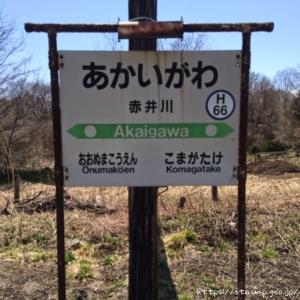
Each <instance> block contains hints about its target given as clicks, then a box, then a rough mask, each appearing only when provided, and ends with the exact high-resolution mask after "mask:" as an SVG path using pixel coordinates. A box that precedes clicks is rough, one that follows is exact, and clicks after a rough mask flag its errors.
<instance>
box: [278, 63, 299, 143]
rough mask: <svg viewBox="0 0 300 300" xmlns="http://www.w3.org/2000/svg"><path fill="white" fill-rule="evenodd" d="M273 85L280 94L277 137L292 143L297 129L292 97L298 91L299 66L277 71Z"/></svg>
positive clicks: (294, 102) (294, 101) (294, 96)
mask: <svg viewBox="0 0 300 300" xmlns="http://www.w3.org/2000/svg"><path fill="white" fill-rule="evenodd" d="M274 85H275V87H276V88H277V90H278V94H279V96H280V104H279V107H280V130H279V132H278V134H279V138H280V140H281V141H282V142H285V143H289V144H292V143H293V142H294V139H295V132H296V131H297V128H295V125H296V124H295V123H294V122H295V115H294V112H295V111H297V107H296V106H295V104H296V103H297V101H296V100H294V99H295V98H296V96H297V93H299V91H300V67H297V68H286V69H284V70H282V71H279V72H278V73H277V74H276V76H275V78H274ZM298 104H299V103H298ZM293 111H294V112H293Z"/></svg>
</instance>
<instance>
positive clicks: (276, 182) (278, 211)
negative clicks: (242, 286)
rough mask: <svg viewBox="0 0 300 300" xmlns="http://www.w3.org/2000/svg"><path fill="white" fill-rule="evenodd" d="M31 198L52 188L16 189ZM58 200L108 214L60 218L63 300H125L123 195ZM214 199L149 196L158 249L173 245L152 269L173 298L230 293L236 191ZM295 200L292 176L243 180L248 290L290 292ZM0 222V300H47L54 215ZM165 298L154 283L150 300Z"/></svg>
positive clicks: (297, 262)
mask: <svg viewBox="0 0 300 300" xmlns="http://www.w3.org/2000/svg"><path fill="white" fill-rule="evenodd" d="M40 191H43V195H46V196H51V195H52V196H53V195H54V188H53V187H52V186H47V185H41V184H29V183H25V184H23V188H22V194H21V197H22V198H23V199H25V198H30V197H33V196H35V195H37V194H38V193H39V192H40ZM66 191H67V193H68V195H70V197H71V199H72V197H74V199H75V198H76V199H80V200H82V201H87V200H88V201H94V202H95V203H98V204H101V205H103V206H105V207H107V208H109V209H114V210H115V212H114V213H112V214H98V215H96V214H94V213H92V212H87V211H82V210H74V211H66V215H65V224H66V248H67V251H68V255H69V258H70V262H69V263H68V265H67V278H68V283H69V285H68V298H69V299H76V297H77V298H78V297H79V296H78V295H81V296H82V295H88V296H87V297H90V299H126V297H127V296H126V286H127V263H128V238H127V225H128V210H127V189H126V188H67V189H66ZM183 197H184V198H185V200H184V201H182V198H183ZM219 197H220V199H221V201H219V202H213V201H212V200H211V188H210V187H170V188H168V189H167V190H166V189H165V188H160V189H159V201H158V203H159V206H158V209H159V215H160V224H161V237H162V240H165V241H170V239H171V237H172V238H173V240H172V243H173V244H174V243H175V244H176V243H177V244H178V245H179V246H178V247H175V246H174V247H173V246H172V247H168V243H167V245H165V251H166V253H165V254H164V255H167V258H165V257H164V255H163V252H162V255H161V256H160V258H159V261H160V265H163V264H165V263H166V260H165V259H167V262H168V266H169V269H170V271H171V275H172V278H173V281H174V282H175V283H176V290H177V293H178V295H179V299H205V297H204V296H203V295H202V297H201V296H197V295H196V289H197V288H211V289H220V288H234V287H235V286H236V244H235V241H236V204H237V203H236V199H237V188H236V187H220V188H219ZM6 199H12V191H11V189H8V188H7V189H5V187H3V188H2V190H1V191H0V209H1V207H3V205H5V203H6ZM180 199H181V200H180ZM299 199H300V175H299V174H298V175H296V174H290V175H284V176H280V177H279V176H254V175H249V176H248V181H247V245H248V247H247V248H248V252H247V286H248V287H257V288H261V289H262V288H268V289H271V288H277V289H294V288H296V287H298V283H299V282H300V276H299V269H300V240H299V232H300V225H299V224H300V203H299ZM179 204H180V205H179ZM179 206H180V207H179ZM0 220H1V222H0V224H1V225H0V261H1V265H2V266H3V267H0V282H1V284H0V287H2V289H1V288H0V290H2V292H1V291H0V298H1V297H2V298H3V297H4V298H3V299H5V297H6V295H8V293H9V295H15V297H16V298H17V297H20V299H22V297H23V296H24V295H25V294H24V293H25V292H24V288H25V290H26V293H27V294H26V295H25V296H26V297H29V298H30V297H31V298H32V299H34V298H33V296H32V295H39V297H40V298H39V299H51V298H49V295H55V292H56V286H55V282H56V281H55V272H53V270H54V269H55V237H56V235H55V214H54V213H53V212H48V213H41V214H38V213H34V214H32V215H28V214H19V213H16V212H14V213H13V215H8V216H1V218H0ZM182 232H184V233H187V232H188V233H189V234H190V235H191V236H192V238H187V236H186V235H183V234H180V233H182ZM176 233H177V234H176ZM183 236H184V240H183V239H182V237H183ZM174 237H175V239H176V240H175V241H174ZM178 237H180V238H179V242H178V241H177V240H178ZM173 244H172V245H173ZM175 244H174V245H175ZM177 244H176V245H177ZM40 269H42V270H43V271H44V273H43V274H44V275H43V278H40V275H39V274H40V273H39V270H40ZM8 270H9V271H8ZM16 272H17V273H19V274H20V276H19V278H18V280H15V279H14V278H15V277H14V276H15V275H14V274H15V273H16ZM29 272H30V274H31V275H30V278H29V277H28V273H29ZM35 274H36V275H35ZM28 282H33V283H35V285H34V284H33V286H37V285H38V284H41V283H43V284H44V287H45V288H44V290H46V295H45V293H44V294H43V293H42V292H41V291H39V290H37V289H36V290H34V289H33V291H32V294H30V289H29V290H28ZM26 284H27V285H26ZM170 291H171V286H170V283H167V282H163V283H161V288H160V299H163V300H167V299H174V297H173V298H172V296H170ZM1 293H2V294H1ZM76 295H77V296H76ZM75 296H76V297H75ZM53 297H54V296H53ZM72 297H73V298H72ZM74 297H75V298H74ZM92 297H93V298H92ZM117 297H119V298H117ZM78 299H79V298H78ZM207 299H209V298H207ZM226 299H230V298H226ZM249 299H251V298H249ZM253 299H257V298H253ZM276 299H281V298H276ZM282 299H284V298H282ZM290 299H293V298H290ZM294 299H297V298H294Z"/></svg>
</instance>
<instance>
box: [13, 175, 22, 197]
mask: <svg viewBox="0 0 300 300" xmlns="http://www.w3.org/2000/svg"><path fill="white" fill-rule="evenodd" d="M13 183H14V202H19V201H20V190H21V177H20V175H19V174H18V173H15V174H14V177H13Z"/></svg>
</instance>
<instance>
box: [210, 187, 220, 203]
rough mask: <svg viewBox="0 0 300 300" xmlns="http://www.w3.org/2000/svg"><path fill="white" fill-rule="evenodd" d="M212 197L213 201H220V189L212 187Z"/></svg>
mask: <svg viewBox="0 0 300 300" xmlns="http://www.w3.org/2000/svg"><path fill="white" fill-rule="evenodd" d="M211 197H212V200H213V201H216V202H217V201H219V197H218V187H217V186H215V185H213V186H212V187H211Z"/></svg>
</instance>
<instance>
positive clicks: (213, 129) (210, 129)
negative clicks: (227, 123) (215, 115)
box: [205, 124, 218, 136]
mask: <svg viewBox="0 0 300 300" xmlns="http://www.w3.org/2000/svg"><path fill="white" fill-rule="evenodd" d="M217 132H218V128H217V126H216V125H213V124H210V125H207V126H206V128H205V133H206V135H207V136H215V135H216V134H217Z"/></svg>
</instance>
